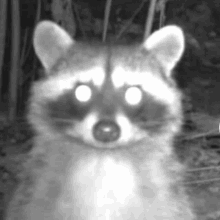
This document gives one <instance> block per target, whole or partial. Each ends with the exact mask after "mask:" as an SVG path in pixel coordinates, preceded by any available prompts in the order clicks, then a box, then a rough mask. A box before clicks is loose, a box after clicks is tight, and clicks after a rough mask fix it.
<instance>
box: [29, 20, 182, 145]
mask: <svg viewBox="0 0 220 220" xmlns="http://www.w3.org/2000/svg"><path fill="white" fill-rule="evenodd" d="M34 48H35V51H36V54H37V55H38V57H39V59H40V61H41V62H42V64H43V66H44V68H45V71H46V74H47V76H46V77H45V78H44V79H43V80H41V81H40V82H37V83H36V84H35V86H34V89H33V97H32V104H31V113H30V120H31V121H32V124H33V125H34V126H35V128H36V129H37V130H38V131H39V132H41V133H44V134H45V135H47V134H48V135H52V134H53V135H54V134H56V135H61V136H63V135H64V136H66V137H69V138H70V140H71V138H73V139H74V140H79V141H82V142H84V143H85V144H88V145H90V146H93V147H97V148H115V147H119V146H124V145H126V146H128V145H129V144H132V143H135V142H139V141H142V140H143V139H146V138H158V137H160V136H164V135H168V136H169V135H171V136H172V135H173V134H175V133H176V132H177V131H178V130H179V127H180V124H181V105H180V94H179V92H178V90H177V89H176V86H175V83H174V82H173V80H172V75H171V74H172V69H173V68H174V66H175V64H176V63H177V61H178V60H179V59H180V57H181V55H182V53H183V49H184V39H183V34H182V31H181V30H180V29H179V28H178V27H176V26H168V27H165V28H163V29H161V30H159V31H157V32H155V33H153V34H152V35H151V36H150V37H149V38H148V39H147V40H146V41H145V42H144V43H143V44H142V45H135V46H113V47H112V46H106V45H89V44H88V45H86V44H80V43H77V42H75V41H74V40H73V39H72V38H71V37H70V36H69V35H68V34H67V33H66V32H65V31H64V30H63V29H61V28H60V27H59V26H57V25H56V24H54V23H52V22H49V21H44V22H42V23H40V24H39V25H38V26H37V28H36V30H35V34H34Z"/></svg>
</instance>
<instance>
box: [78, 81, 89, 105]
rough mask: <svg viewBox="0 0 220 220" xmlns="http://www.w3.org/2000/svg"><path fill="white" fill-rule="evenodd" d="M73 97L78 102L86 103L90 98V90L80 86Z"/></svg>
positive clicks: (87, 87)
mask: <svg viewBox="0 0 220 220" xmlns="http://www.w3.org/2000/svg"><path fill="white" fill-rule="evenodd" d="M75 96H76V98H77V99H78V100H79V101H80V102H88V101H89V100H90V99H91V96H92V91H91V88H90V87H89V86H86V85H80V86H78V87H77V88H76V90H75Z"/></svg>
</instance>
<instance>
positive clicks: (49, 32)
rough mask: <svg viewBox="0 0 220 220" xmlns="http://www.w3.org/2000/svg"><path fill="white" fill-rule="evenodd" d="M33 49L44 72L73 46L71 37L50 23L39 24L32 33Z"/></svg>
mask: <svg viewBox="0 0 220 220" xmlns="http://www.w3.org/2000/svg"><path fill="white" fill-rule="evenodd" d="M33 40H34V42H33V43H34V49H35V52H36V54H37V56H38V58H39V59H40V61H41V63H42V65H43V66H44V68H45V69H46V71H48V72H49V71H50V69H51V68H52V67H53V65H54V64H55V63H56V62H57V60H58V59H59V58H60V57H62V56H63V55H64V54H65V53H66V52H67V51H68V50H69V48H70V47H71V46H72V45H73V44H74V40H73V39H72V37H71V36H70V35H69V34H68V33H67V32H66V31H65V30H64V29H63V28H61V27H60V26H59V25H57V24H56V23H54V22H52V21H42V22H40V23H39V24H38V25H37V27H36V29H35V31H34V39H33Z"/></svg>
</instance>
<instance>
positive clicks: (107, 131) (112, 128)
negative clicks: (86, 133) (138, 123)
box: [93, 120, 120, 142]
mask: <svg viewBox="0 0 220 220" xmlns="http://www.w3.org/2000/svg"><path fill="white" fill-rule="evenodd" d="M93 136H94V138H95V139H96V140H97V141H101V142H113V141H116V140H117V139H118V138H119V136H120V128H119V126H118V125H117V124H116V123H115V122H114V121H112V120H101V121H99V122H97V123H96V124H95V125H94V127H93Z"/></svg>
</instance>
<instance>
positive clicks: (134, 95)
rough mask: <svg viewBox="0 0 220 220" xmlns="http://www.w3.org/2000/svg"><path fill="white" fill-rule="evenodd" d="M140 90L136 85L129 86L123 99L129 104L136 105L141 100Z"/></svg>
mask: <svg viewBox="0 0 220 220" xmlns="http://www.w3.org/2000/svg"><path fill="white" fill-rule="evenodd" d="M142 96H143V94H142V91H141V90H140V89H139V88H138V87H130V88H128V89H127V91H126V92H125V100H126V102H127V103H128V104H130V105H137V104H139V103H140V101H141V100H142Z"/></svg>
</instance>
